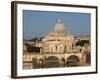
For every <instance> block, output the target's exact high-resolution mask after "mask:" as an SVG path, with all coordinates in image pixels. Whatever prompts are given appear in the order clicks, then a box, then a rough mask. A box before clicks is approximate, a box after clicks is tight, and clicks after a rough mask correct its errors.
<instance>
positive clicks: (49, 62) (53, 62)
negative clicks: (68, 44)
mask: <svg viewBox="0 0 100 80" xmlns="http://www.w3.org/2000/svg"><path fill="white" fill-rule="evenodd" d="M59 66H60V62H59V58H58V57H56V56H50V57H48V58H46V59H45V63H44V67H45V68H52V67H53V68H54V67H59Z"/></svg>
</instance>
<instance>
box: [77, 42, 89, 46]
mask: <svg viewBox="0 0 100 80" xmlns="http://www.w3.org/2000/svg"><path fill="white" fill-rule="evenodd" d="M86 43H89V41H88V40H81V41H78V42H76V46H81V47H82V46H84V44H86Z"/></svg>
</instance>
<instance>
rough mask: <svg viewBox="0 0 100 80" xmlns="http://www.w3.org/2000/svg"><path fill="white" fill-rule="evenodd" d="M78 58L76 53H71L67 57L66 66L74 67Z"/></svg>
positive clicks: (77, 64)
mask: <svg viewBox="0 0 100 80" xmlns="http://www.w3.org/2000/svg"><path fill="white" fill-rule="evenodd" d="M79 62H80V58H79V57H78V56H76V55H71V56H69V57H68V58H67V61H66V66H67V67H73V66H74V67H75V66H79Z"/></svg>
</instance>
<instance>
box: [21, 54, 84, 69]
mask: <svg viewBox="0 0 100 80" xmlns="http://www.w3.org/2000/svg"><path fill="white" fill-rule="evenodd" d="M23 61H24V62H26V63H27V62H30V63H32V65H33V64H34V63H39V64H44V65H46V66H48V65H50V66H51V65H55V66H56V67H57V65H58V64H59V65H65V64H68V63H74V64H76V63H78V64H80V63H81V62H82V61H83V55H82V53H25V54H24V56H23ZM51 63H53V64H51ZM34 65H36V64H34Z"/></svg>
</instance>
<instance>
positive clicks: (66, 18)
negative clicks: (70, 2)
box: [23, 10, 91, 39]
mask: <svg viewBox="0 0 100 80" xmlns="http://www.w3.org/2000/svg"><path fill="white" fill-rule="evenodd" d="M59 18H61V20H62V22H63V23H64V25H65V31H66V32H70V33H71V34H72V35H74V36H76V35H87V34H90V30H91V29H90V26H91V25H90V24H91V23H90V20H91V14H90V13H75V12H51V11H48V12H47V11H33V10H23V37H24V39H32V38H34V37H41V36H45V35H47V33H49V32H53V31H54V26H55V24H56V22H57V20H58V19H59Z"/></svg>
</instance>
